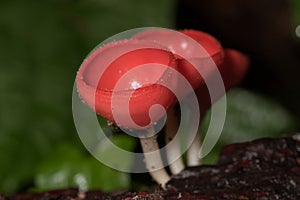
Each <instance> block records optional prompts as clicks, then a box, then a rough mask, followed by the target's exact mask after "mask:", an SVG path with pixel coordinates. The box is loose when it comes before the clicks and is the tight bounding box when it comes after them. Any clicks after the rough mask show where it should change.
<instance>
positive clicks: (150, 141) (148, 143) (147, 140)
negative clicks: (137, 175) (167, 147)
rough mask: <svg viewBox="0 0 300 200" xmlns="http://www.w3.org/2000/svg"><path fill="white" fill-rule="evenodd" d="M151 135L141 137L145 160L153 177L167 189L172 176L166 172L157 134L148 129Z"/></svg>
mask: <svg viewBox="0 0 300 200" xmlns="http://www.w3.org/2000/svg"><path fill="white" fill-rule="evenodd" d="M148 133H149V135H151V136H150V137H144V138H140V142H141V145H142V149H143V152H144V157H145V159H144V162H145V164H146V168H147V169H148V170H149V173H150V175H151V176H152V178H153V179H154V180H155V181H156V182H157V183H158V184H159V185H161V187H162V188H163V189H165V186H166V183H167V182H168V181H169V180H170V176H169V175H168V173H167V172H166V170H165V168H164V165H163V162H162V158H161V155H160V151H159V146H158V143H157V140H156V138H157V135H153V133H154V130H153V128H150V129H149V130H148Z"/></svg>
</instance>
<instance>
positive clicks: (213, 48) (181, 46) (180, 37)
mask: <svg viewBox="0 0 300 200" xmlns="http://www.w3.org/2000/svg"><path fill="white" fill-rule="evenodd" d="M133 37H134V38H135V39H139V40H147V41H154V42H157V43H159V44H161V45H164V46H166V47H168V48H169V49H170V50H171V51H172V53H173V54H174V55H175V57H176V59H177V62H178V70H179V72H180V73H181V74H182V75H183V76H184V77H185V78H186V79H187V80H188V81H189V83H190V84H191V86H192V87H193V88H194V89H196V88H197V87H199V86H200V85H201V84H204V82H205V81H204V80H205V78H206V77H207V76H209V75H210V74H211V73H214V72H215V71H216V70H217V67H216V65H219V64H221V63H222V62H223V57H224V53H223V49H222V46H221V44H220V43H219V42H218V41H217V40H216V39H215V38H214V37H212V36H211V35H209V34H207V33H204V32H201V31H196V30H182V31H173V30H168V29H149V30H146V31H143V32H140V33H138V34H136V35H134V36H133ZM203 79H204V80H203Z"/></svg>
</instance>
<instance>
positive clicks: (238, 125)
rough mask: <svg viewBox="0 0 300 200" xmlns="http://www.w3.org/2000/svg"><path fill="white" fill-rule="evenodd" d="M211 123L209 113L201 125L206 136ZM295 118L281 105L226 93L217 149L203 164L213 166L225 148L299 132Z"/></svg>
mask: <svg viewBox="0 0 300 200" xmlns="http://www.w3.org/2000/svg"><path fill="white" fill-rule="evenodd" d="M209 122H210V113H208V114H207V115H206V117H205V119H204V123H203V124H202V132H203V133H205V132H206V130H207V127H208V124H209ZM297 127H298V125H297V123H296V119H295V117H294V116H293V115H291V114H290V113H289V112H288V111H287V110H286V109H285V108H284V107H282V106H281V105H280V104H279V103H277V102H275V101H273V100H271V99H269V98H267V97H264V96H263V95H259V94H255V93H252V92H250V91H246V90H243V89H232V90H231V91H229V92H228V93H227V114H226V120H225V125H224V129H223V131H222V135H221V137H220V139H219V142H218V143H217V145H216V147H215V148H214V150H213V151H212V152H211V153H210V154H209V155H208V156H207V157H205V158H204V160H203V161H204V163H207V164H208V163H214V162H215V161H216V159H217V156H216V155H218V153H219V151H220V150H221V148H222V146H224V145H226V144H230V143H234V142H243V141H250V140H253V139H256V138H260V137H276V136H279V135H281V134H285V133H289V132H292V131H296V130H297Z"/></svg>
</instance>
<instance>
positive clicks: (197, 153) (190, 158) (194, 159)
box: [187, 128, 201, 167]
mask: <svg viewBox="0 0 300 200" xmlns="http://www.w3.org/2000/svg"><path fill="white" fill-rule="evenodd" d="M191 139H192V138H191ZM200 164H201V132H200V128H199V129H198V132H197V134H196V137H195V138H194V139H193V142H192V144H191V146H190V147H189V149H188V151H187V165H188V166H190V167H192V166H198V165H200Z"/></svg>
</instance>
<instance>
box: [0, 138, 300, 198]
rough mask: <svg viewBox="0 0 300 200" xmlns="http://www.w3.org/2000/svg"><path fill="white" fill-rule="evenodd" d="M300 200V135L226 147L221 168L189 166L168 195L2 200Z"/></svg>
mask: <svg viewBox="0 0 300 200" xmlns="http://www.w3.org/2000/svg"><path fill="white" fill-rule="evenodd" d="M21 199H22V200H29V199H30V200H33V199H36V200H100V199H108V200H109V199H124V200H148V199H185V200H188V199H198V200H208V199H209V200H218V199H220V200H221V199H222V200H227V199H230V200H236V199H239V200H248V199H249V200H250V199H251V200H252V199H258V200H273V199H274V200H277V199H280V200H282V199H283V200H299V199H300V133H298V134H294V135H292V136H285V137H281V138H275V139H271V138H264V139H258V140H255V141H252V142H245V143H238V144H231V145H228V146H226V147H225V148H224V149H223V151H222V153H221V155H220V158H219V160H218V163H217V164H216V165H204V166H198V167H188V168H186V169H185V170H184V171H182V172H181V173H180V174H178V175H176V176H173V177H172V179H171V181H170V182H169V183H168V184H167V190H166V191H163V190H161V189H160V188H159V187H158V186H155V187H153V188H151V189H150V190H148V191H145V192H129V191H118V192H114V193H102V192H101V191H88V192H86V193H80V192H78V190H77V189H67V190H56V191H49V192H45V193H38V194H23V195H12V196H1V195H0V200H21Z"/></svg>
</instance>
